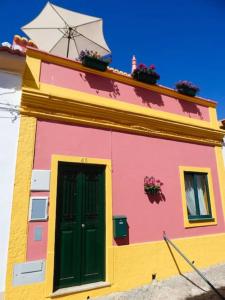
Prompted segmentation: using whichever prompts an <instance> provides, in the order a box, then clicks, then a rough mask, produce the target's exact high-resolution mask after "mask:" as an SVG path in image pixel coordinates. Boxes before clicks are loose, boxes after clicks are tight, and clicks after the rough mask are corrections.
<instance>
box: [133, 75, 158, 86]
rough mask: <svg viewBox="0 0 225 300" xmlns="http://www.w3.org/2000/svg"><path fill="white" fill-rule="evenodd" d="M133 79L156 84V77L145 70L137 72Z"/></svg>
mask: <svg viewBox="0 0 225 300" xmlns="http://www.w3.org/2000/svg"><path fill="white" fill-rule="evenodd" d="M134 79H136V80H138V81H141V82H144V83H148V84H156V82H157V78H156V76H155V75H153V74H149V73H145V72H139V73H138V74H136V75H135V76H134Z"/></svg>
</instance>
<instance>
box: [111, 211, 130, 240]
mask: <svg viewBox="0 0 225 300" xmlns="http://www.w3.org/2000/svg"><path fill="white" fill-rule="evenodd" d="M113 234H114V238H124V237H126V236H127V217H126V216H113Z"/></svg>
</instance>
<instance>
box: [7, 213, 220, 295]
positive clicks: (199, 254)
mask: <svg viewBox="0 0 225 300" xmlns="http://www.w3.org/2000/svg"><path fill="white" fill-rule="evenodd" d="M17 217H18V218H19V215H18V216H17ZM169 238H171V237H170V236H169ZM173 242H174V243H175V244H176V245H177V246H178V247H179V249H180V250H181V251H182V252H183V253H184V254H185V255H186V256H187V257H188V258H189V259H190V260H191V261H192V260H194V261H195V266H196V267H197V268H206V267H209V266H212V265H216V264H219V263H224V262H225V252H224V249H225V234H224V233H222V234H213V235H205V236H195V237H191V238H190V237H189V238H179V239H173ZM112 248H113V252H114V268H115V275H114V282H113V283H112V284H111V286H110V287H105V288H99V289H94V290H89V291H84V292H79V293H76V294H69V295H65V296H60V297H59V299H62V300H74V299H76V300H84V299H87V297H88V296H89V297H90V298H91V299H92V298H94V297H98V296H103V295H106V294H109V293H113V292H119V291H124V290H128V289H131V288H135V287H138V286H141V285H144V284H149V283H150V282H151V279H152V274H156V279H157V280H162V279H165V278H169V277H171V276H173V275H178V274H179V273H178V269H177V267H176V265H175V262H174V260H173V258H172V256H171V253H170V251H169V249H168V247H167V245H166V243H165V242H164V241H155V242H148V243H140V244H131V245H127V246H122V247H121V246H113V247H112ZM172 252H173V254H174V258H175V259H176V263H177V265H178V267H179V269H180V272H182V273H185V272H190V271H192V269H191V267H190V266H189V265H187V263H186V262H185V261H184V260H183V259H182V257H181V256H179V255H177V253H176V252H175V251H173V249H172ZM45 286H46V281H45V282H43V283H36V284H31V285H24V286H18V287H14V288H12V289H11V290H10V291H9V290H7V297H6V300H15V299H18V300H25V299H27V300H28V299H29V300H30V299H32V300H45V299H46V298H48V299H55V298H53V297H51V296H49V297H46V293H45V292H46V291H45Z"/></svg>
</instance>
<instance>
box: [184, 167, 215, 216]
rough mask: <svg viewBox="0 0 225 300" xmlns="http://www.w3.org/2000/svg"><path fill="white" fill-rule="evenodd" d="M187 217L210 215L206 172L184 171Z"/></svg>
mask: <svg viewBox="0 0 225 300" xmlns="http://www.w3.org/2000/svg"><path fill="white" fill-rule="evenodd" d="M184 179H185V192H186V201H187V211H188V218H189V219H198V218H208V217H211V208H210V199H209V192H208V180H207V174H204V173H192V172H184Z"/></svg>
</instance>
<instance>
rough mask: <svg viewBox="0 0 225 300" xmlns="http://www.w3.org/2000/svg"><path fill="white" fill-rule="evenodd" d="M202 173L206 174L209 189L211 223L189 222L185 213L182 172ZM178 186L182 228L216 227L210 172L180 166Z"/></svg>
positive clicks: (185, 202)
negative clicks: (180, 198) (182, 220)
mask: <svg viewBox="0 0 225 300" xmlns="http://www.w3.org/2000/svg"><path fill="white" fill-rule="evenodd" d="M185 171H187V172H188V171H189V172H202V173H207V175H208V176H207V177H208V187H209V197H210V205H211V210H212V217H213V220H212V221H206V220H205V221H200V222H198V221H191V222H190V221H189V219H188V212H187V201H186V193H185V181H184V172H185ZM179 172H180V184H181V196H182V207H183V216H184V227H186V228H189V227H198V226H209V225H216V224H217V216H216V206H215V199H214V192H213V181H212V175H211V170H210V169H209V168H197V167H186V166H180V167H179Z"/></svg>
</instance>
